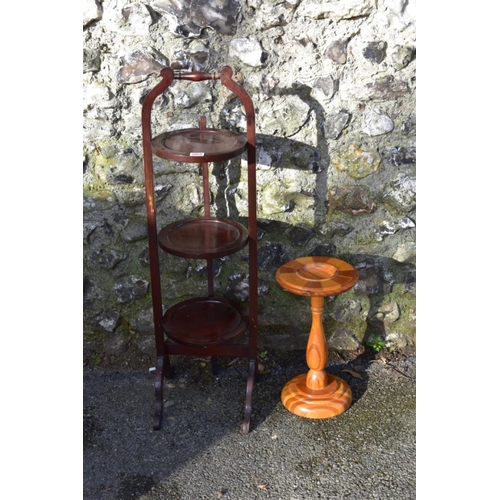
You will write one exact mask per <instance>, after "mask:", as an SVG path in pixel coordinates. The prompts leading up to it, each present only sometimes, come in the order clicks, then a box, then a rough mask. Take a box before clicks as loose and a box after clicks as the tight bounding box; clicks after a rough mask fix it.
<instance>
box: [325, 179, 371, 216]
mask: <svg viewBox="0 0 500 500" xmlns="http://www.w3.org/2000/svg"><path fill="white" fill-rule="evenodd" d="M328 204H329V210H331V211H334V210H339V211H341V212H347V213H350V214H352V215H357V214H363V213H365V214H366V213H373V212H374V211H375V209H376V206H377V205H376V203H375V201H374V199H373V197H372V195H371V193H370V190H369V189H368V188H367V187H365V186H360V185H354V186H344V187H339V186H334V187H333V188H332V189H331V190H330V193H329V201H328Z"/></svg>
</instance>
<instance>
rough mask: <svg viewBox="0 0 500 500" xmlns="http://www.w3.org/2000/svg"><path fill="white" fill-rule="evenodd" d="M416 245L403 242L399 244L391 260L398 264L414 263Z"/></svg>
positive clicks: (411, 242)
mask: <svg viewBox="0 0 500 500" xmlns="http://www.w3.org/2000/svg"><path fill="white" fill-rule="evenodd" d="M416 253H417V245H416V243H415V242H414V241H405V242H403V243H400V244H399V245H398V247H397V249H396V251H395V252H394V254H393V256H392V258H393V259H394V260H397V261H398V262H410V263H415V261H416Z"/></svg>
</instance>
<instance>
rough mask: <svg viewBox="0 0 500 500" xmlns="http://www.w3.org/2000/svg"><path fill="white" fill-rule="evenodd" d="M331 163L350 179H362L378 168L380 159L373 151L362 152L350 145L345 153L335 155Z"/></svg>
mask: <svg viewBox="0 0 500 500" xmlns="http://www.w3.org/2000/svg"><path fill="white" fill-rule="evenodd" d="M332 163H333V165H334V166H335V167H336V168H337V169H338V170H340V171H341V172H346V173H347V174H348V175H349V176H350V177H352V178H354V179H363V178H364V177H367V176H368V175H370V174H373V173H374V172H376V171H377V170H378V169H379V168H380V166H381V164H382V159H381V158H380V155H379V154H378V153H376V152H375V151H363V150H362V149H361V148H360V147H358V146H357V145H355V144H350V145H349V148H348V150H347V152H345V153H344V154H343V155H340V154H338V155H336V157H335V158H334V160H333V162H332Z"/></svg>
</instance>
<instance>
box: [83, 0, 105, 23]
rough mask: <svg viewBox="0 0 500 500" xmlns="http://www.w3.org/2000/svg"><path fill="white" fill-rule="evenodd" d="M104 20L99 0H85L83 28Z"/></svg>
mask: <svg viewBox="0 0 500 500" xmlns="http://www.w3.org/2000/svg"><path fill="white" fill-rule="evenodd" d="M101 18H102V7H101V4H100V2H98V1H97V0H83V27H84V28H85V27H86V26H87V25H88V24H90V23H91V22H92V21H98V20H99V19H101Z"/></svg>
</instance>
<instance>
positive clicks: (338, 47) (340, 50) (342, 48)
mask: <svg viewBox="0 0 500 500" xmlns="http://www.w3.org/2000/svg"><path fill="white" fill-rule="evenodd" d="M348 44H349V40H335V41H333V42H332V43H331V45H329V47H328V48H327V49H326V56H327V57H329V58H330V59H331V60H332V61H333V62H334V64H345V63H346V62H347V45H348Z"/></svg>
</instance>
